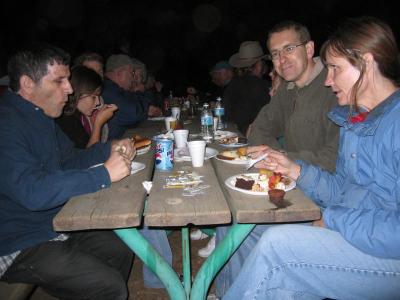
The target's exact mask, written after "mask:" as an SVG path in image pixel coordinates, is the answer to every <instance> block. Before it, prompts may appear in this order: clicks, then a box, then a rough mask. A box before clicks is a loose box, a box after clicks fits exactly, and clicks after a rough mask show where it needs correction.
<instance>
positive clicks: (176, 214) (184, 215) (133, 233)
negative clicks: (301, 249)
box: [53, 120, 321, 299]
mask: <svg viewBox="0 0 400 300" xmlns="http://www.w3.org/2000/svg"><path fill="white" fill-rule="evenodd" d="M199 127H200V126H199V124H198V123H197V122H196V120H193V121H192V123H191V124H185V128H187V129H189V130H190V132H191V133H198V131H199ZM164 128H165V127H164V122H163V121H159V122H157V121H146V122H144V123H142V124H141V125H140V126H139V127H138V128H134V129H131V130H128V131H127V133H126V136H133V134H140V135H141V136H147V137H152V136H154V135H156V134H159V133H160V132H162V131H163V130H164ZM209 147H212V148H215V149H217V150H218V151H220V150H222V149H223V148H222V147H221V146H220V145H217V144H216V143H213V144H211V145H209ZM135 161H138V162H142V163H144V164H145V165H146V169H145V170H142V171H140V172H138V173H136V174H134V175H131V176H128V177H126V178H124V179H123V180H121V181H119V182H116V183H113V184H112V185H111V187H110V188H109V189H103V190H101V191H98V192H96V193H93V194H87V195H82V196H78V197H74V198H71V199H70V200H69V201H68V202H67V203H66V204H65V206H64V207H63V209H62V210H61V211H60V212H59V214H58V215H57V216H56V217H55V218H54V222H53V224H54V229H55V230H57V231H74V230H85V229H106V228H107V229H112V230H114V231H115V232H116V234H117V235H118V236H119V237H120V238H121V239H122V240H123V241H124V242H125V243H126V244H127V245H128V246H129V247H130V248H131V249H132V250H133V251H134V252H135V254H136V255H138V256H139V257H140V259H141V260H142V261H143V262H144V263H145V264H146V265H147V266H148V267H149V268H150V269H151V270H152V271H153V272H155V273H156V274H157V276H158V277H159V278H160V280H161V281H162V282H163V283H164V285H165V287H166V289H167V292H168V294H169V295H170V297H171V299H205V298H206V295H207V291H208V289H209V286H210V284H211V282H212V280H213V278H214V277H215V275H216V274H217V272H218V271H219V270H220V268H221V267H222V266H223V265H224V264H225V262H226V261H227V260H228V259H229V257H230V256H231V255H232V254H233V252H234V251H235V250H236V248H237V247H238V246H239V245H240V243H241V242H242V241H243V240H244V239H245V238H246V236H247V235H248V234H249V233H250V231H251V230H252V229H253V228H254V226H255V224H256V223H281V222H299V221H311V220H316V219H319V218H320V216H321V215H320V209H319V207H318V206H317V205H315V204H314V203H313V202H312V201H311V200H310V199H308V198H307V197H305V196H304V194H303V193H302V192H301V191H300V190H298V189H293V190H291V191H288V192H287V193H286V196H285V199H286V201H288V202H289V203H290V205H289V206H287V207H285V208H277V207H276V206H275V205H274V204H272V203H271V202H269V201H268V199H267V197H266V196H254V195H248V194H244V193H241V192H239V191H235V190H232V189H230V188H228V187H226V185H225V180H226V179H227V178H228V177H230V176H232V175H235V174H240V173H243V172H244V166H243V165H233V164H228V163H226V162H223V161H219V160H216V159H215V158H211V159H209V160H206V161H205V163H204V166H203V167H201V168H193V170H194V171H195V172H196V173H198V174H199V175H200V176H203V177H202V179H203V183H202V184H203V185H206V186H209V187H208V188H206V189H204V190H203V192H204V193H202V194H197V195H195V196H192V197H188V196H184V195H183V192H182V189H177V188H175V189H166V188H164V185H165V179H166V177H167V176H169V175H170V174H172V173H173V172H176V171H178V170H191V169H192V167H191V162H176V163H175V164H174V170H173V171H171V172H161V171H158V170H154V145H153V146H152V149H151V151H149V152H148V153H146V154H143V155H141V156H137V157H136V158H135ZM143 181H152V183H153V186H152V190H151V193H150V194H149V195H148V197H147V192H146V190H145V189H144V188H143V187H142V182H143ZM143 220H144V224H145V225H147V226H155V227H161V228H167V229H170V228H171V227H179V228H181V233H182V255H183V284H182V282H181V281H180V279H179V277H178V275H177V273H176V272H175V271H174V270H173V269H172V268H171V267H170V266H169V265H168V264H167V263H166V262H165V261H164V259H163V258H162V257H161V256H160V255H159V254H158V253H157V252H156V251H155V250H154V249H153V247H152V246H151V245H150V244H149V243H148V242H147V241H146V239H145V238H143V236H142V235H141V234H140V233H139V231H138V230H137V229H136V227H138V226H140V225H141V224H142V222H143ZM219 224H232V226H231V228H230V230H229V232H228V234H227V236H226V237H225V238H224V240H223V241H222V242H221V243H220V244H218V245H217V247H216V249H215V250H214V251H213V253H212V254H211V255H210V256H209V257H208V258H207V260H206V261H205V262H204V263H203V265H202V267H201V268H200V270H199V272H198V273H197V275H196V277H195V279H194V281H193V285H192V280H191V271H190V244H189V243H190V241H189V227H190V226H193V225H196V226H200V225H211V226H218V225H219Z"/></svg>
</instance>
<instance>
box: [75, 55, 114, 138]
mask: <svg viewBox="0 0 400 300" xmlns="http://www.w3.org/2000/svg"><path fill="white" fill-rule="evenodd" d="M74 66H85V67H87V68H89V69H92V70H93V71H95V72H96V73H97V74H99V75H100V76H101V78H102V80H103V78H104V59H103V57H102V56H101V55H100V54H98V53H96V52H86V53H83V54H81V55H79V56H78V57H76V58H75V60H74ZM99 101H100V104H99V106H101V107H103V105H104V100H103V97H101V96H100V98H99ZM97 112H98V110H95V111H94V112H93V114H91V116H90V117H87V116H86V115H83V117H84V118H85V119H86V121H85V122H86V123H89V126H90V127H91V128H93V126H94V123H95V120H96V116H97ZM100 140H101V142H103V143H104V142H106V141H107V140H108V124H107V123H104V124H103V127H102V129H101V138H100Z"/></svg>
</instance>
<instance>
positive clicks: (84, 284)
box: [2, 231, 133, 300]
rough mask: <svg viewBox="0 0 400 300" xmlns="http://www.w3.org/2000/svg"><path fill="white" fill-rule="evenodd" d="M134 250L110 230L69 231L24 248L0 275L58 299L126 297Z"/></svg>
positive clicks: (112, 298)
mask: <svg viewBox="0 0 400 300" xmlns="http://www.w3.org/2000/svg"><path fill="white" fill-rule="evenodd" d="M132 259H133V252H132V251H131V250H130V249H129V248H128V247H127V246H126V245H125V244H124V243H123V242H122V241H121V240H120V239H119V238H118V237H117V236H116V235H115V234H114V233H113V232H112V231H90V232H77V233H72V234H70V238H69V239H68V240H66V241H49V242H44V243H41V244H39V245H37V246H34V247H31V248H28V249H25V250H23V251H21V253H20V254H19V255H18V256H17V258H16V259H15V261H14V262H13V263H12V265H11V266H10V268H8V270H7V271H6V272H5V274H4V275H3V277H2V280H3V281H7V282H9V283H13V282H25V283H31V284H35V285H38V286H41V287H42V288H43V289H44V290H45V291H47V292H48V293H49V294H51V295H53V296H55V297H57V298H60V299H105V300H107V299H110V300H116V299H118V300H119V299H121V300H123V299H127V297H128V289H127V285H126V281H127V279H128V276H129V273H130V270H131V266H132Z"/></svg>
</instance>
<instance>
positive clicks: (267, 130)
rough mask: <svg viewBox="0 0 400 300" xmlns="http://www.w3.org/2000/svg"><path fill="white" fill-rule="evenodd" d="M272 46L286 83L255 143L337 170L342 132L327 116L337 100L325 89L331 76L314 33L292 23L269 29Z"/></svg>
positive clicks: (254, 133)
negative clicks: (317, 54)
mask: <svg viewBox="0 0 400 300" xmlns="http://www.w3.org/2000/svg"><path fill="white" fill-rule="evenodd" d="M267 47H268V50H269V53H270V58H271V60H272V63H273V65H274V68H275V70H276V72H277V73H278V75H280V76H281V77H282V78H283V79H284V80H283V82H282V84H281V85H280V87H279V88H278V90H277V92H276V94H275V95H274V97H272V99H271V102H270V103H269V104H268V105H266V106H264V107H263V109H262V110H261V111H260V113H259V114H258V116H257V118H256V119H255V121H254V123H253V124H252V126H251V132H250V135H249V140H250V142H251V144H252V145H261V144H263V145H267V146H268V147H271V148H275V149H282V150H284V151H286V152H287V154H288V156H289V157H290V158H292V159H302V160H304V161H307V162H309V163H313V164H316V165H320V166H321V167H323V168H324V169H326V170H328V171H334V170H335V164H336V154H337V146H338V132H339V131H338V127H337V126H336V125H334V124H333V123H332V122H331V121H330V120H329V119H328V118H327V116H326V114H327V112H328V111H329V110H330V109H331V108H332V106H334V105H336V99H335V95H334V94H333V92H332V91H330V90H329V89H328V88H326V87H325V85H324V81H325V78H326V72H327V71H326V69H325V68H324V66H323V64H322V62H321V60H320V59H319V57H315V58H314V57H313V55H314V42H313V41H312V40H311V37H310V33H309V31H308V30H307V28H306V27H305V26H304V25H302V24H299V23H296V22H293V21H285V22H282V23H279V24H277V25H275V26H274V27H273V28H272V29H271V30H270V32H269V34H268V41H267ZM280 137H283V139H284V142H283V143H281V144H280V143H278V138H280ZM267 146H264V148H266V147H267ZM260 149H263V147H262V148H259V147H257V148H255V149H254V151H259V150H260Z"/></svg>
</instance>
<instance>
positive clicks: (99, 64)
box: [73, 52, 104, 78]
mask: <svg viewBox="0 0 400 300" xmlns="http://www.w3.org/2000/svg"><path fill="white" fill-rule="evenodd" d="M73 66H74V67H75V66H85V67H87V68H89V69H92V70H93V71H95V72H96V73H97V74H99V75H100V76H101V78H103V77H104V59H103V57H102V56H101V55H100V54H98V53H96V52H86V53H83V54H81V55H79V56H78V57H76V58H75V60H74V64H73Z"/></svg>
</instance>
